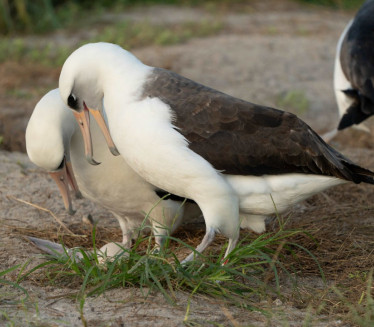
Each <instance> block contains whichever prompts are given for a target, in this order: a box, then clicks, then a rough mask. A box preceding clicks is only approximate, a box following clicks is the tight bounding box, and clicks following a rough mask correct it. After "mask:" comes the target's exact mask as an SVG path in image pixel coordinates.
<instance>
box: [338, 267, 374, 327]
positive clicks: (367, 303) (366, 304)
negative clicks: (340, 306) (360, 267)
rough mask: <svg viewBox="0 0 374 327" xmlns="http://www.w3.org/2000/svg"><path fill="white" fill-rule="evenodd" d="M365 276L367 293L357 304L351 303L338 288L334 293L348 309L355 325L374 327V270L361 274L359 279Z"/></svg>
mask: <svg viewBox="0 0 374 327" xmlns="http://www.w3.org/2000/svg"><path fill="white" fill-rule="evenodd" d="M367 275H368V276H367ZM363 276H365V277H367V283H366V285H367V287H366V292H363V293H362V295H361V297H360V299H359V301H358V302H357V303H351V302H350V301H349V300H348V299H347V298H346V297H345V296H344V295H343V293H342V292H341V290H339V289H338V288H334V291H335V293H336V294H337V295H338V296H339V298H340V299H341V301H342V302H343V303H344V305H345V306H346V308H347V309H348V312H349V313H348V317H349V318H350V320H351V321H352V322H353V323H354V324H355V325H357V326H360V327H372V326H374V283H373V269H372V270H371V271H370V272H369V274H366V273H360V274H359V278H362V277H363Z"/></svg>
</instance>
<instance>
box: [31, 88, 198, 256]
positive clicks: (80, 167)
mask: <svg viewBox="0 0 374 327" xmlns="http://www.w3.org/2000/svg"><path fill="white" fill-rule="evenodd" d="M91 135H92V142H93V146H94V147H95V155H96V156H97V158H99V159H100V161H101V162H102V163H101V164H100V165H97V166H93V165H90V164H89V163H88V162H87V161H86V159H85V157H84V153H85V150H84V143H83V138H82V135H81V133H80V132H79V127H78V124H77V122H76V120H75V119H74V115H73V113H72V112H71V110H69V109H68V108H67V107H66V105H65V104H64V102H63V101H62V99H61V97H60V93H59V91H58V89H55V90H52V91H50V92H48V93H47V94H46V95H45V96H44V97H43V98H42V99H41V100H40V101H39V102H38V103H37V105H36V106H35V109H34V111H33V113H32V115H31V118H30V120H29V122H28V125H27V129H26V148H27V153H28V156H29V158H30V160H31V161H32V162H34V163H35V164H36V165H37V166H39V167H41V168H43V169H45V170H47V171H48V172H49V173H50V175H52V177H53V179H54V180H55V181H56V183H57V185H58V186H59V189H60V192H61V194H62V196H63V199H64V203H65V207H66V208H67V210H68V211H69V212H70V213H72V211H73V210H72V204H71V198H70V195H69V184H70V185H71V186H72V188H73V189H74V190H76V191H77V192H79V191H78V190H79V189H80V190H81V191H82V193H83V195H84V196H85V197H86V198H88V199H90V200H92V201H94V202H96V203H98V204H99V205H101V206H102V207H104V208H106V209H108V210H109V211H110V212H111V213H113V215H114V216H115V217H116V218H117V220H118V222H119V224H120V226H121V229H122V242H118V246H117V243H109V244H107V245H105V246H104V247H103V248H102V249H101V250H102V252H107V255H108V256H114V255H115V254H116V253H117V252H119V251H122V247H126V248H127V247H129V246H130V245H131V239H132V238H134V237H135V233H136V232H138V231H139V229H140V228H141V226H142V225H144V226H152V229H153V232H154V233H155V235H156V237H155V238H156V244H158V245H161V244H162V242H163V236H165V235H166V234H168V233H169V232H171V233H172V232H174V231H175V229H176V228H177V227H178V226H179V225H180V224H181V222H182V221H183V219H188V217H190V218H194V217H195V216H198V215H199V214H200V212H199V210H198V208H197V206H196V205H195V204H190V203H189V204H186V205H184V206H183V205H182V202H181V201H182V200H183V199H181V201H174V200H170V199H166V200H161V199H160V197H159V196H158V195H157V193H156V191H155V189H156V188H155V187H154V186H153V185H151V184H149V183H148V182H146V181H145V180H144V179H143V178H141V177H140V176H139V175H138V174H136V173H135V172H134V171H133V169H131V168H130V167H129V166H128V165H127V164H126V162H125V161H124V160H123V158H122V157H120V156H119V157H118V156H117V157H115V156H113V155H112V154H111V153H110V152H109V149H108V147H107V145H106V142H105V139H104V138H103V135H102V134H101V131H100V128H99V126H98V125H97V124H96V122H95V121H93V122H92V124H91ZM89 146H91V144H90V145H89ZM74 176H76V179H75V177H74ZM157 192H159V193H160V192H161V191H160V190H157ZM79 193H80V192H79ZM146 215H148V216H147V217H148V219H147V220H145V217H146ZM33 242H34V243H35V242H36V239H35V238H34V239H33ZM39 244H40V245H41V244H44V243H39ZM48 244H49V243H48ZM56 247H58V245H56V246H55V247H54V248H56ZM60 249H61V250H62V251H63V248H62V247H60Z"/></svg>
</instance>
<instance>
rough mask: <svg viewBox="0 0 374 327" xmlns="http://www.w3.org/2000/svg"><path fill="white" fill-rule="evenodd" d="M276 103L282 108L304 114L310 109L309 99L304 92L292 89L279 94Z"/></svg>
mask: <svg viewBox="0 0 374 327" xmlns="http://www.w3.org/2000/svg"><path fill="white" fill-rule="evenodd" d="M276 105H277V107H278V108H280V109H283V110H286V111H290V112H293V113H295V114H296V115H302V114H304V113H306V112H307V111H308V108H309V101H308V99H307V97H306V95H305V93H304V92H302V91H298V90H291V91H288V92H283V93H281V94H279V95H278V98H277V100H276Z"/></svg>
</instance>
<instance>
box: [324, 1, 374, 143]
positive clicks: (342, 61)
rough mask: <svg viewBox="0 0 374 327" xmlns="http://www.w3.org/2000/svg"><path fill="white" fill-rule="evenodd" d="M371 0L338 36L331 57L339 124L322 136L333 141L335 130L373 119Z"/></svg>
mask: <svg viewBox="0 0 374 327" xmlns="http://www.w3.org/2000/svg"><path fill="white" fill-rule="evenodd" d="M373 17H374V0H367V1H366V2H365V3H364V4H363V5H362V7H361V8H360V10H359V11H358V12H357V14H356V16H355V17H354V19H352V20H351V21H350V22H349V23H348V24H347V26H346V27H345V29H344V31H343V33H342V34H341V36H340V38H339V41H338V44H337V47H336V56H335V68H334V91H335V97H336V102H337V104H338V109H339V117H340V121H339V124H338V126H337V128H336V129H334V130H333V131H331V132H329V133H328V134H325V136H324V138H325V140H330V139H331V138H333V137H334V136H335V135H336V134H337V132H338V131H339V130H343V129H345V128H347V127H350V126H353V127H355V128H356V129H360V130H363V131H365V132H370V129H369V128H368V127H367V126H365V125H364V124H361V123H362V122H363V121H364V120H366V119H367V118H369V117H370V116H372V115H374V19H373Z"/></svg>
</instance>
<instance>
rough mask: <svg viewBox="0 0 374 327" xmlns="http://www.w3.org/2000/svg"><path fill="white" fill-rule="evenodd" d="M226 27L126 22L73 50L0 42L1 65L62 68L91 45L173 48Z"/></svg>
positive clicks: (209, 23) (205, 23)
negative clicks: (73, 54)
mask: <svg viewBox="0 0 374 327" xmlns="http://www.w3.org/2000/svg"><path fill="white" fill-rule="evenodd" d="M222 29H223V24H222V23H221V22H219V21H214V22H213V21H201V22H198V23H196V22H185V23H181V24H164V25H153V24H151V23H149V22H131V21H125V22H121V23H117V24H114V25H109V26H107V27H105V28H104V29H103V30H102V31H101V32H99V33H98V34H97V35H96V36H94V37H92V38H91V39H87V40H85V41H84V42H82V41H78V42H77V43H76V44H73V45H71V46H58V45H56V44H54V43H53V41H49V42H48V43H42V44H35V43H31V42H29V41H27V38H25V37H21V36H20V37H17V38H13V37H4V38H0V63H1V62H4V61H6V60H9V59H11V60H13V61H21V62H22V61H29V62H35V63H39V64H42V65H46V66H53V67H55V66H61V65H62V64H63V63H64V61H65V60H66V58H67V57H68V56H69V55H70V53H71V52H72V51H73V50H75V49H76V48H77V47H79V46H81V45H83V44H85V43H88V42H98V41H103V42H104V41H105V42H112V43H116V44H119V45H120V46H122V47H124V48H125V49H127V50H131V49H133V48H135V47H142V46H149V45H160V46H164V45H172V44H178V43H183V42H186V41H188V40H189V39H191V38H192V37H205V36H209V35H214V34H217V33H219V32H220V31H221V30H222Z"/></svg>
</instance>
